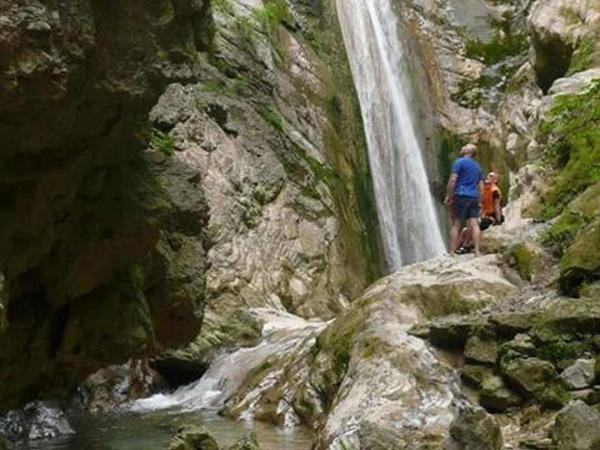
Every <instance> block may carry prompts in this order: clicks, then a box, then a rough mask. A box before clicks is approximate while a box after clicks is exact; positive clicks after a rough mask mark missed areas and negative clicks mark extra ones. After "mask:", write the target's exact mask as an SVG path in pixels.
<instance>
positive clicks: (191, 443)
mask: <svg viewBox="0 0 600 450" xmlns="http://www.w3.org/2000/svg"><path fill="white" fill-rule="evenodd" d="M169 450H219V445H218V444H217V441H215V439H214V438H213V437H212V436H211V435H210V433H209V432H208V431H206V429H204V428H203V427H199V426H193V425H188V426H185V427H182V428H180V429H179V431H178V432H177V434H176V435H175V437H174V438H173V439H172V440H171V443H170V444H169Z"/></svg>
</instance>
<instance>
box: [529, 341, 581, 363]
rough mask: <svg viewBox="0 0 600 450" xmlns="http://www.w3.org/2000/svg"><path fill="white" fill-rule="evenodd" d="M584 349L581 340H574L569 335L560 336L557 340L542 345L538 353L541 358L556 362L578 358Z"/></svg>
mask: <svg viewBox="0 0 600 450" xmlns="http://www.w3.org/2000/svg"><path fill="white" fill-rule="evenodd" d="M583 350H584V346H583V344H582V343H581V342H579V341H572V340H570V339H569V337H568V336H566V337H565V336H558V337H557V339H556V340H555V341H553V342H550V343H548V344H546V345H544V346H542V347H541V348H540V349H539V353H538V354H539V356H540V358H542V359H545V360H548V361H552V362H555V363H556V362H559V361H563V360H570V359H576V358H577V357H578V356H579V355H580V354H581V353H582V351H583Z"/></svg>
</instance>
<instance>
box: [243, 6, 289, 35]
mask: <svg viewBox="0 0 600 450" xmlns="http://www.w3.org/2000/svg"><path fill="white" fill-rule="evenodd" d="M252 16H253V17H254V20H255V21H256V22H257V23H258V24H259V25H260V26H261V27H262V29H263V30H264V31H265V32H266V33H268V34H272V33H273V32H274V31H275V29H276V28H277V27H278V26H279V25H280V24H281V23H282V22H284V21H286V20H289V17H290V12H289V10H288V5H287V2H286V0H269V1H268V2H267V3H265V4H264V5H263V6H262V7H261V8H257V9H255V10H254V12H253V13H252Z"/></svg>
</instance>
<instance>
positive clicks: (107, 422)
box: [16, 412, 311, 450]
mask: <svg viewBox="0 0 600 450" xmlns="http://www.w3.org/2000/svg"><path fill="white" fill-rule="evenodd" d="M70 420H71V423H72V425H73V428H74V429H75V430H76V431H77V434H76V435H75V436H72V437H69V438H65V439H60V440H54V441H37V442H32V443H29V444H27V445H21V446H17V447H16V448H17V450H166V449H167V447H168V443H169V441H170V440H171V438H172V437H173V435H174V434H175V433H176V431H177V428H178V427H179V426H181V425H184V424H196V425H203V426H205V427H206V428H207V429H208V430H209V431H210V432H211V434H212V435H213V436H214V437H215V439H217V441H218V442H219V444H220V445H221V446H224V447H225V448H226V447H227V446H229V445H232V444H234V443H235V442H236V441H237V440H238V439H240V438H241V437H242V436H244V435H245V434H247V433H248V432H249V431H251V430H252V429H254V430H255V431H256V433H257V436H258V440H259V442H260V444H261V446H262V448H263V449H264V450H309V449H310V446H311V433H310V432H309V431H308V430H306V429H303V428H296V429H294V430H290V429H283V428H277V427H274V426H272V425H267V424H263V423H253V424H246V423H244V422H238V421H234V420H230V419H227V418H224V417H220V416H217V415H215V414H212V413H208V412H204V413H190V414H172V413H171V414H169V413H168V412H160V413H158V412H156V413H145V414H120V415H115V416H107V417H71V418H70Z"/></svg>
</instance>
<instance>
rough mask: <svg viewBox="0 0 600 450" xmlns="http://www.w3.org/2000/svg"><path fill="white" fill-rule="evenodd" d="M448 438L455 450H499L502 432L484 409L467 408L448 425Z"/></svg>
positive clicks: (501, 445)
mask: <svg viewBox="0 0 600 450" xmlns="http://www.w3.org/2000/svg"><path fill="white" fill-rule="evenodd" d="M450 436H451V437H452V440H453V441H454V442H453V444H454V447H452V448H455V449H457V450H501V449H502V448H503V442H502V431H501V430H500V426H499V425H498V423H497V422H496V420H495V419H494V417H493V416H492V415H490V414H488V413H487V412H485V410H484V409H482V408H478V407H473V406H467V407H465V408H463V409H461V410H460V412H459V413H458V416H457V417H456V419H454V421H453V422H452V424H451V425H450Z"/></svg>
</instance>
